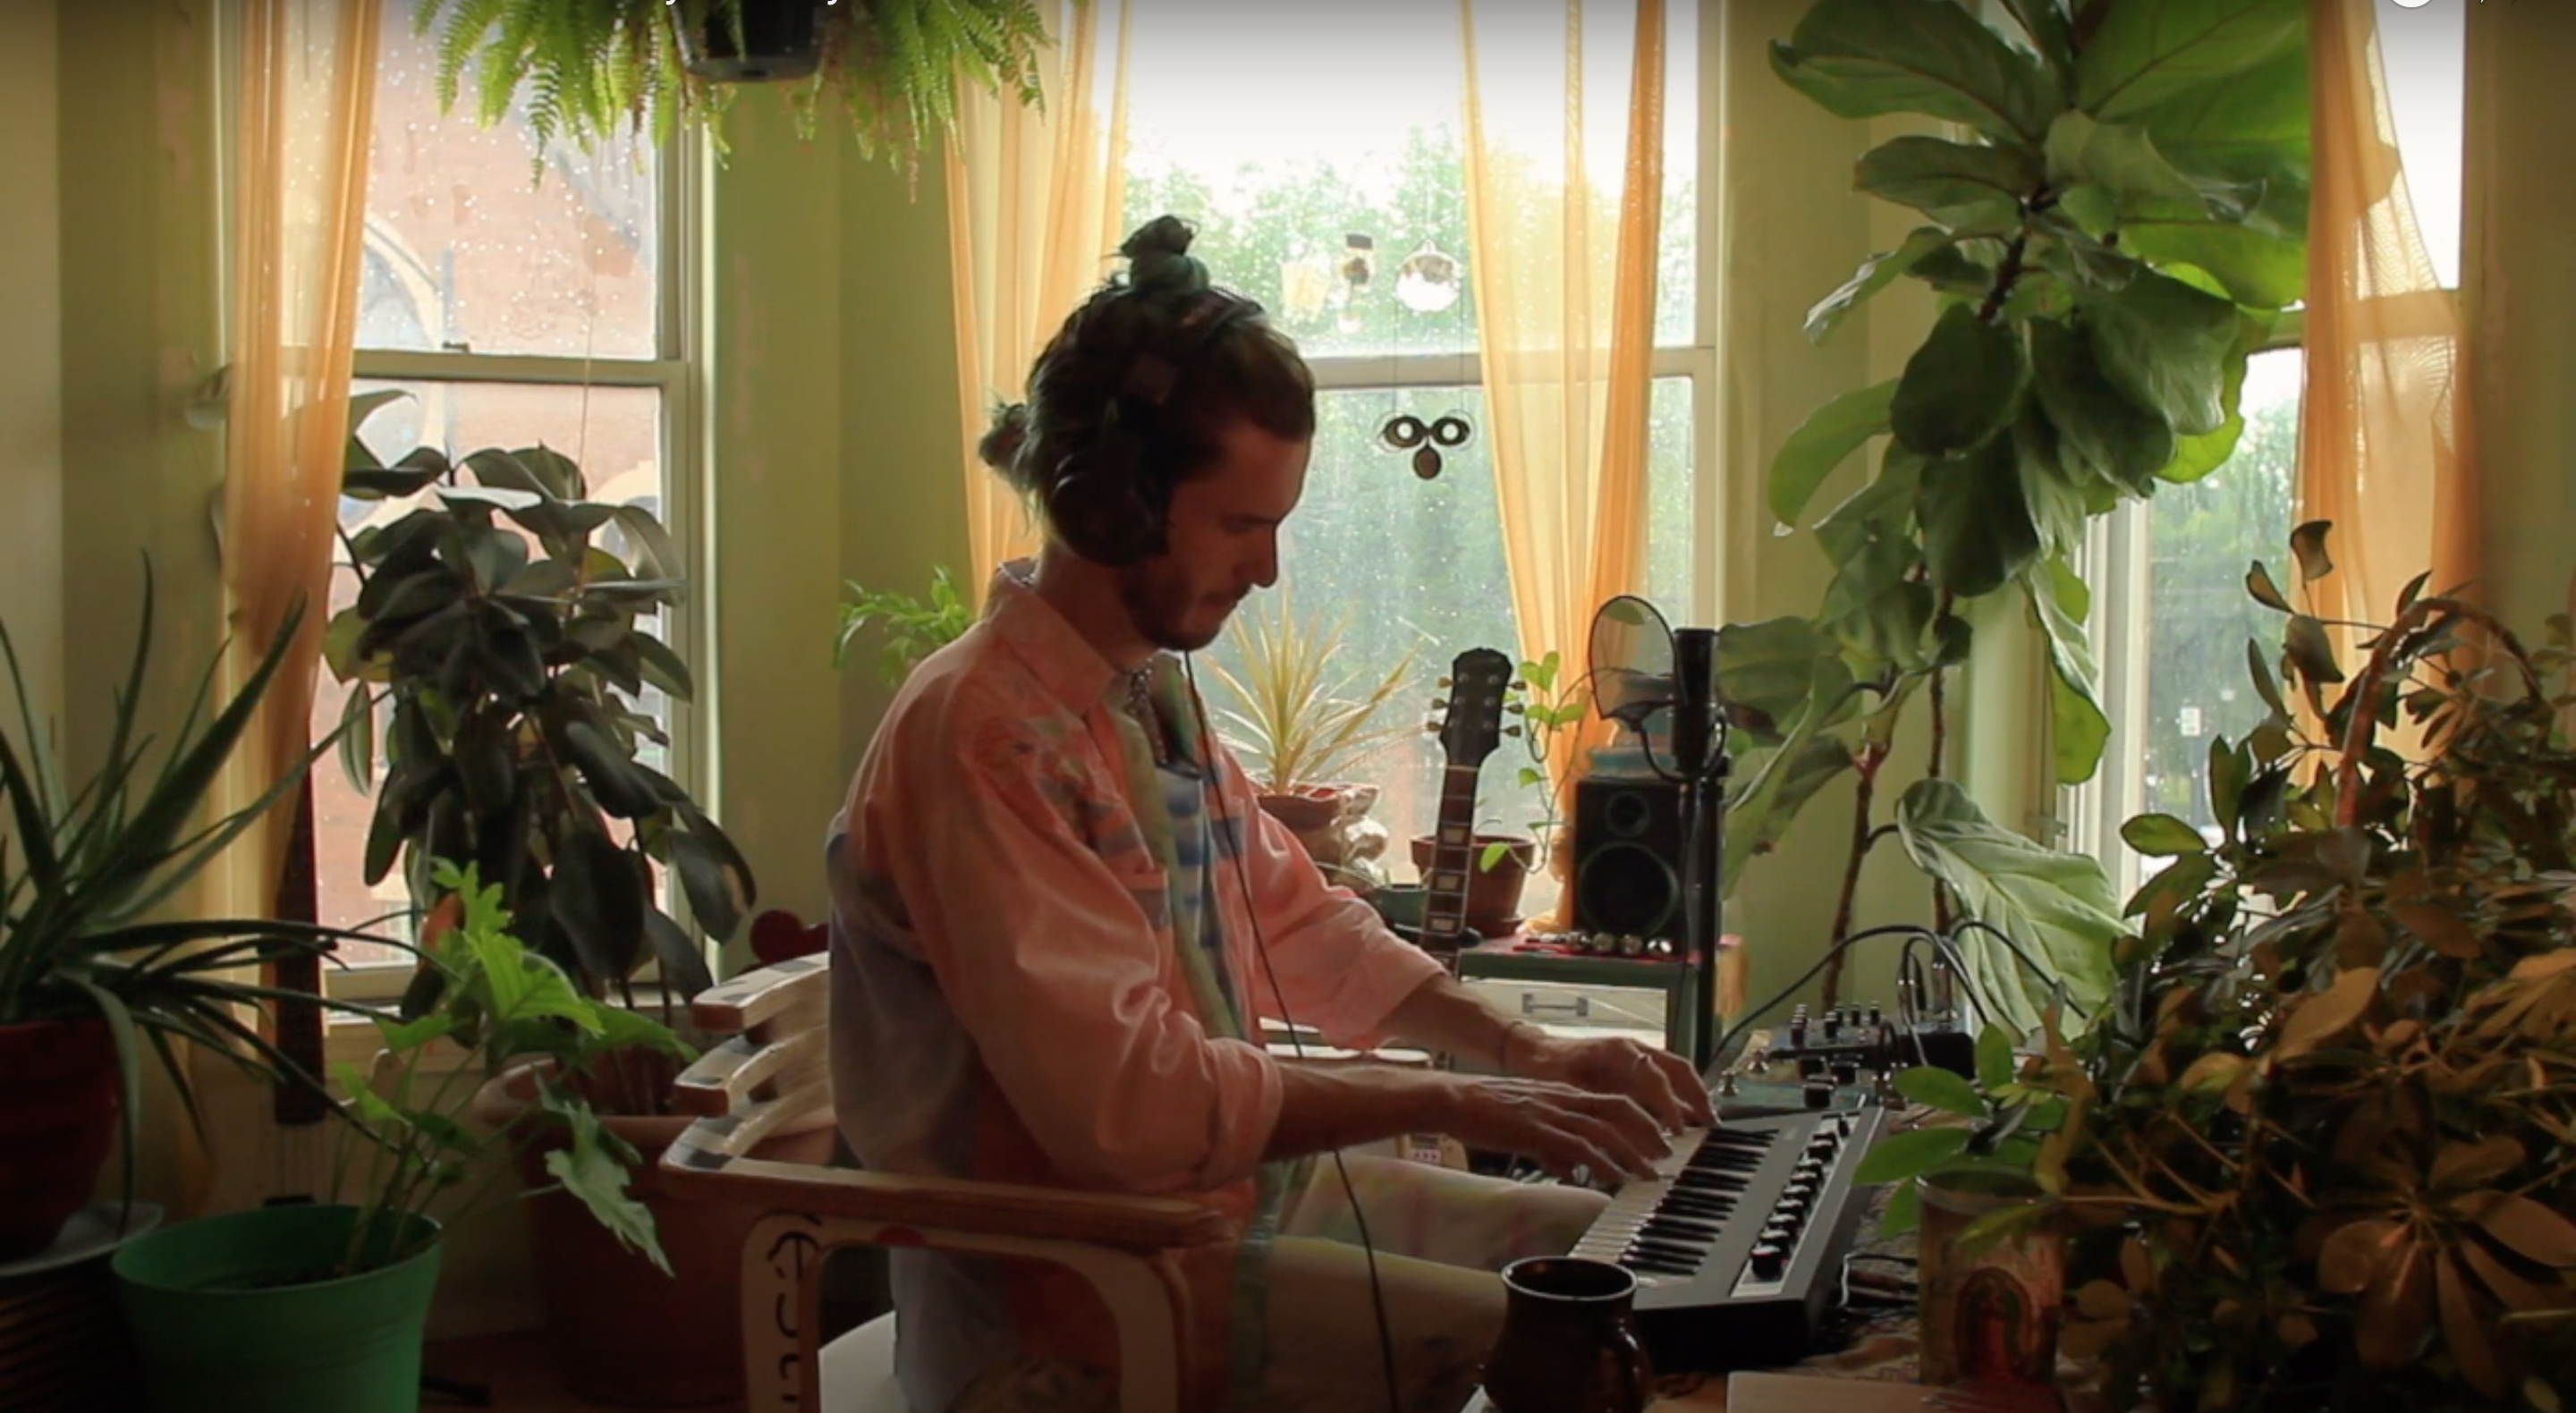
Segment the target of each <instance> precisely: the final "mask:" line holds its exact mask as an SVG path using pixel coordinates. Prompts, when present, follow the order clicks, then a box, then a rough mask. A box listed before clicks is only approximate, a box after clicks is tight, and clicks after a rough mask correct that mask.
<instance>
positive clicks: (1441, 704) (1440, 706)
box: [1431, 697, 1449, 711]
mask: <svg viewBox="0 0 2576 1413" xmlns="http://www.w3.org/2000/svg"><path fill="white" fill-rule="evenodd" d="M1431 709H1432V710H1433V711H1447V710H1448V709H1449V699H1448V698H1447V697H1433V698H1432V699H1431Z"/></svg>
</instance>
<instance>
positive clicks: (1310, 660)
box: [1208, 590, 1415, 892]
mask: <svg viewBox="0 0 2576 1413" xmlns="http://www.w3.org/2000/svg"><path fill="white" fill-rule="evenodd" d="M1349 625H1350V616H1349V615H1348V614H1345V615H1343V616H1342V617H1341V618H1340V619H1338V620H1335V621H1333V622H1331V623H1318V622H1311V621H1308V620H1306V619H1304V618H1301V617H1299V616H1298V614H1297V611H1296V607H1295V605H1294V604H1293V603H1292V602H1291V601H1290V598H1289V595H1288V594H1287V593H1286V591H1284V590H1283V591H1281V592H1280V593H1278V594H1277V595H1275V596H1274V597H1272V598H1271V599H1270V600H1269V601H1268V602H1267V603H1265V604H1264V605H1262V606H1261V607H1259V608H1256V609H1255V610H1253V611H1251V612H1249V613H1244V614H1241V615H1238V616H1237V617H1236V618H1235V620H1234V622H1233V625H1232V626H1231V627H1229V628H1228V629H1227V630H1226V631H1227V636H1228V638H1229V639H1230V640H1231V643H1232V646H1233V649H1234V654H1235V658H1236V661H1237V662H1238V664H1239V667H1238V668H1228V667H1227V666H1225V665H1224V664H1223V663H1221V662H1217V661H1214V660H1211V661H1210V662H1209V664H1208V671H1209V673H1210V674H1211V675H1213V676H1214V677H1215V678H1216V680H1217V682H1218V684H1219V685H1221V686H1222V687H1224V688H1225V690H1226V693H1227V695H1228V696H1230V697H1231V698H1232V699H1233V704H1232V705H1231V706H1222V707H1219V708H1218V709H1217V717H1218V719H1219V720H1220V721H1221V722H1222V723H1223V725H1222V726H1221V727H1220V728H1219V730H1220V734H1221V735H1222V736H1223V737H1224V738H1225V741H1226V744H1227V745H1228V746H1229V747H1231V748H1232V749H1233V750H1234V751H1235V753H1236V754H1237V755H1238V756H1240V757H1241V758H1242V760H1243V763H1244V769H1245V770H1246V771H1247V772H1249V773H1250V775H1251V776H1252V783H1253V786H1254V788H1255V789H1256V790H1258V791H1259V792H1260V793H1259V799H1260V802H1261V807H1262V809H1264V810H1265V811H1267V812H1268V813H1269V814H1271V815H1272V816H1273V817H1275V818H1277V819H1278V820H1279V821H1280V822H1281V823H1283V824H1285V825H1287V826H1288V827H1289V829H1291V830H1292V831H1294V832H1295V833H1296V835H1297V840H1298V842H1299V843H1301V844H1303V845H1304V846H1305V848H1306V852H1307V854H1308V855H1309V856H1310V857H1312V858H1313V859H1314V860H1315V863H1316V865H1317V866H1318V867H1320V868H1322V869H1323V870H1324V874H1325V876H1326V877H1327V878H1330V879H1332V880H1333V881H1335V882H1337V883H1344V884H1349V885H1352V886H1354V887H1357V888H1359V889H1360V890H1361V891H1363V892H1365V891H1369V890H1371V889H1373V888H1375V887H1377V886H1379V885H1381V884H1383V883H1384V882H1385V881H1386V879H1385V876H1384V874H1383V872H1382V871H1381V870H1380V869H1379V867H1378V865H1377V862H1376V860H1377V858H1378V856H1379V855H1380V854H1382V853H1384V852H1385V850H1386V842H1387V834H1386V829H1385V826H1383V825H1380V824H1378V823H1376V822H1375V821H1373V820H1371V819H1369V818H1368V811H1369V807H1370V806H1371V805H1373V804H1375V803H1376V802H1377V796H1378V787H1377V786H1375V785H1372V784H1367V783H1364V782H1361V781H1357V780H1354V779H1352V778H1351V772H1352V771H1354V770H1356V769H1357V768H1358V767H1359V766H1360V765H1361V764H1363V763H1364V762H1366V761H1367V760H1368V759H1369V757H1371V756H1372V755H1375V754H1376V753H1377V752H1379V751H1382V750H1384V749H1386V748H1387V747H1388V746H1391V745H1393V744H1394V743H1395V742H1396V741H1397V740H1399V739H1401V738H1402V737H1404V736H1405V735H1407V734H1409V733H1410V732H1411V731H1412V729H1413V726H1412V723H1411V722H1409V721H1396V722H1389V721H1387V720H1385V718H1384V716H1383V713H1384V711H1385V709H1386V708H1387V706H1388V705H1389V704H1390V703H1392V702H1393V701H1394V700H1395V698H1396V695H1397V694H1398V693H1399V692H1401V691H1402V690H1403V688H1404V685H1405V682H1406V680H1407V679H1408V678H1409V677H1410V676H1411V675H1412V672H1413V664H1414V659H1415V654H1414V653H1412V652H1407V653H1406V654H1405V655H1404V656H1403V657H1401V658H1399V659H1397V661H1396V663H1395V665H1394V666H1392V667H1389V668H1388V669H1387V670H1386V671H1385V672H1384V673H1382V674H1379V675H1377V676H1375V677H1374V678H1367V679H1363V678H1360V677H1358V676H1356V675H1355V674H1351V673H1348V672H1344V671H1341V670H1340V669H1338V668H1337V667H1336V665H1335V662H1334V659H1335V658H1336V657H1337V656H1339V655H1340V653H1341V651H1342V641H1343V638H1344V636H1345V635H1346V633H1347V632H1348V629H1349Z"/></svg>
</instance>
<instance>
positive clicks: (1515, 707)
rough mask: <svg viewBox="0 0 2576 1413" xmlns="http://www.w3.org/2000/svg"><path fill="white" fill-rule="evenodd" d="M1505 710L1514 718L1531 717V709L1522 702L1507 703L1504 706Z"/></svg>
mask: <svg viewBox="0 0 2576 1413" xmlns="http://www.w3.org/2000/svg"><path fill="white" fill-rule="evenodd" d="M1503 710H1505V711H1507V712H1510V713H1511V714H1512V715H1514V716H1527V715H1529V708H1528V707H1527V706H1526V705H1524V704H1522V703H1520V702H1510V703H1507V704H1505V705H1504V707H1503Z"/></svg>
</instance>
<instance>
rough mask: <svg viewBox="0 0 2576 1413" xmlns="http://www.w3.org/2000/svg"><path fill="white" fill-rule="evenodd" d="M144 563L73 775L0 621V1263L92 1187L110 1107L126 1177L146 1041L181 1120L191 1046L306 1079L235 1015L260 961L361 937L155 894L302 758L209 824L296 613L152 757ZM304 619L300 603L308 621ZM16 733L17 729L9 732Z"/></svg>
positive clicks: (186, 874) (172, 887)
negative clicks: (82, 766) (89, 744)
mask: <svg viewBox="0 0 2576 1413" xmlns="http://www.w3.org/2000/svg"><path fill="white" fill-rule="evenodd" d="M153 606H154V604H153V587H152V573H151V565H150V564H149V562H146V564H145V565H144V572H143V607H142V623H141V627H140V628H139V630H138V631H137V633H136V636H135V647H134V657H133V664H132V667H131V669H130V670H129V671H128V673H127V675H126V678H125V681H124V684H123V685H122V687H121V688H119V690H118V691H117V693H116V698H115V701H116V705H115V710H114V714H113V716H112V717H111V718H110V721H109V729H108V739H107V744H106V749H105V751H104V753H103V755H102V757H101V759H100V762H99V765H98V768H97V769H96V770H95V771H94V772H93V773H92V774H91V775H90V776H89V777H88V778H87V779H86V780H83V781H81V782H79V783H78V785H77V787H76V788H75V787H72V786H71V784H70V782H68V781H67V780H66V779H65V776H64V773H63V770H62V767H61V763H60V761H59V759H58V758H57V756H56V753H55V747H54V743H53V738H52V735H51V733H50V732H49V731H48V730H46V729H45V728H44V727H42V726H41V725H40V724H39V723H38V721H37V720H36V715H35V711H34V709H33V706H32V705H31V703H30V700H29V694H28V690H27V684H26V682H25V680H24V678H23V676H22V675H21V673H20V670H19V665H18V656H17V651H16V649H15V648H14V647H12V646H11V644H10V640H9V633H8V629H7V627H6V626H5V625H0V658H5V659H6V661H7V663H8V669H9V683H10V686H11V688H12V689H13V691H14V694H15V696H16V700H17V707H18V729H17V730H16V731H15V732H14V733H13V732H10V731H8V730H0V810H5V812H6V819H7V825H6V831H5V833H0V1260H14V1259H18V1258H21V1257H25V1256H29V1255H33V1254H35V1253H37V1252H41V1251H43V1250H44V1249H46V1248H47V1247H48V1246H50V1245H51V1244H52V1243H53V1242H54V1240H55V1237H56V1235H57V1233H58V1232H59V1231H60V1230H61V1228H62V1226H63V1224H64V1222H65V1221H66V1220H67V1219H69V1218H70V1217H71V1216H72V1215H73V1214H74V1213H76V1212H78V1211H79V1210H80V1209H81V1208H82V1206H83V1205H84V1204H86V1203H87V1202H88V1201H89V1200H90V1196H91V1192H92V1189H93V1188H94V1186H95V1185H96V1182H97V1178H98V1173H99V1169H100V1167H101V1166H102V1165H103V1164H104V1163H105V1161H106V1158H107V1154H108V1152H109V1149H110V1147H111V1145H112V1141H113V1140H114V1138H115V1136H116V1133H117V1130H118V1126H119V1123H120V1120H121V1122H122V1126H123V1131H124V1136H125V1152H126V1154H127V1160H126V1165H125V1189H126V1194H127V1197H128V1199H129V1203H128V1205H130V1199H131V1196H132V1190H133V1179H134V1173H133V1160H132V1155H133V1153H134V1151H135V1138H136V1134H137V1128H138V1125H139V1123H140V1120H141V1115H142V1109H143V1105H142V1087H143V1080H144V1067H145V1065H146V1064H147V1063H149V1061H148V1060H147V1059H146V1055H147V1051H148V1052H149V1054H151V1055H157V1056H158V1057H159V1060H160V1063H161V1065H162V1067H163V1069H164V1071H165V1072H166V1073H167V1074H168V1076H169V1078H170V1080H171V1082H172V1083H173V1084H174V1085H175V1086H176V1087H177V1091H178V1094H179V1096H180V1099H181V1101H182V1103H183V1105H184V1106H185V1108H186V1111H187V1113H188V1114H189V1116H190V1119H191V1120H192V1121H194V1120H195V1118H196V1114H197V1110H196V1106H195V1103H194V1101H193V1098H192V1094H193V1090H192V1087H191V1086H190V1084H189V1079H188V1060H187V1057H188V1054H189V1047H191V1046H196V1047H202V1048H204V1049H205V1050H207V1051H208V1052H209V1053H212V1054H216V1055H220V1056H223V1057H225V1058H226V1059H228V1060H231V1061H233V1062H235V1063H238V1064H241V1065H243V1066H245V1067H247V1068H249V1069H251V1070H252V1071H253V1072H255V1073H257V1074H259V1075H260V1076H262V1077H263V1078H265V1079H269V1080H272V1081H273V1080H276V1079H278V1078H279V1077H281V1076H293V1075H295V1074H296V1073H297V1070H296V1067H295V1065H294V1063H293V1062H292V1061H291V1060H289V1059H288V1058H287V1057H286V1056H284V1055H283V1054H281V1053H279V1051H278V1050H277V1049H276V1047H275V1046H273V1045H272V1044H270V1043H269V1041H268V1040H267V1038H266V1037H265V1036H264V1035H263V1034H262V1032H261V1030H260V1028H259V1027H258V1026H256V1025H253V1024H249V1023H246V1022H247V1018H246V1016H245V1015H244V1014H243V1012H244V1011H245V1010H247V1011H250V1012H256V1011H257V1010H258V1009H259V1008H260V1007H261V1006H262V1005H263V1004H264V1003H265V1002H266V1001H267V1000H269V999H270V998H271V995H272V993H271V992H269V991H268V990H267V989H266V988H265V987H262V986H261V985H259V984H258V983H257V982H256V980H254V979H250V978H256V977H257V976H258V975H259V973H260V968H261V967H262V966H263V965H264V964H266V963H270V962H276V961H283V960H287V959H289V958H296V957H310V956H315V955H321V954H325V953H328V952H329V951H330V950H331V948H332V945H333V944H334V942H335V941H336V940H338V939H340V938H344V937H351V938H354V937H357V936H358V934H356V933H352V932H347V931H344V930H342V929H337V928H328V927H316V926H309V925H304V924H298V923H289V922H280V921H276V920H274V919H269V918H198V917H186V916H167V915H165V914H164V905H165V904H166V903H167V902H168V901H169V900H170V899H171V898H172V896H173V895H174V894H175V893H176V892H177V891H178V890H179V889H180V888H182V887H184V886H185V885H186V884H187V883H188V882H189V880H191V879H192V878H194V877H195V876H196V875H197V873H198V871H199V870H200V869H202V868H203V867H204V866H205V865H206V863H207V862H208V861H209V860H211V859H212V858H214V857H215V856H216V855H217V854H219V853H221V852H222V851H223V850H224V849H225V847H226V846H228V845H230V844H231V843H232V841H233V840H234V839H235V838H236V837H238V836H239V835H240V834H241V832H242V831H243V830H244V829H246V828H248V827H249V826H250V825H251V824H252V823H253V822H254V821H256V820H258V819H259V818H260V817H261V816H262V815H263V814H264V813H266V812H267V810H268V809H269V808H270V806H272V805H274V804H275V803H276V802H277V801H278V800H279V799H280V798H281V797H283V796H284V795H285V793H286V792H287V791H288V790H290V789H292V788H294V786H295V784H296V782H297V780H298V779H299V778H300V777H301V775H302V771H303V766H304V763H303V762H299V763H298V764H297V765H296V767H295V768H294V769H293V770H290V771H288V772H287V773H286V774H285V776H284V777H283V778H281V779H279V780H278V781H276V782H275V783H274V784H272V785H271V786H270V787H269V789H268V791H267V792H266V793H265V794H263V795H262V796H260V798H258V799H257V800H254V801H252V802H251V803H249V804H247V805H245V806H243V807H242V808H241V809H239V810H236V811H234V812H233V813H231V814H228V815H226V816H224V817H222V818H220V819H217V820H215V821H213V822H212V823H206V822H203V821H201V820H200V818H199V815H200V813H201V810H202V807H203V805H204V803H205V799H206V792H207V791H208V789H209V788H210V787H211V786H212V785H213V783H214V781H215V779H216V776H217V774H218V773H219V772H220V771H221V769H222V768H223V765H224V762H225V759H226V758H227V757H228V756H230V755H231V753H232V749H233V744H234V742H236V741H237V740H239V739H240V737H241V734H242V731H243V729H244V728H245V726H247V724H248V723H249V721H250V717H251V712H252V710H253V708H255V707H256V706H257V705H258V703H259V700H260V698H261V696H262V695H263V694H264V693H265V692H266V691H267V689H268V686H269V683H270V682H271V681H272V680H273V679H274V678H275V676H276V675H277V670H278V668H279V665H280V664H281V663H282V662H283V661H284V660H285V655H286V652H287V650H288V647H289V646H290V645H291V644H292V642H293V641H294V638H295V617H292V616H291V617H290V618H289V619H288V621H287V623H286V625H285V627H284V628H283V629H281V630H280V632H279V634H278V637H277V642H276V646H274V647H272V648H271V649H270V650H269V652H268V653H267V655H266V656H264V657H263V658H261V660H260V662H259V664H258V666H257V667H256V668H255V669H254V670H253V671H252V673H251V674H250V677H249V678H248V680H247V681H245V682H244V683H243V684H242V686H241V689H240V690H239V691H238V692H237V693H235V694H234V696H233V697H232V698H231V700H229V701H227V702H224V703H223V705H222V707H221V708H220V709H219V710H217V711H216V712H215V713H214V714H213V715H212V716H211V717H207V716H204V715H202V713H203V709H204V707H205V706H206V703H207V700H208V697H209V695H210V693H211V689H212V687H213V680H214V668H213V667H212V666H209V668H208V669H207V672H206V674H205V677H204V678H203V679H202V682H201V685H200V686H199V688H198V692H197V698H196V707H195V709H194V710H192V711H191V712H190V714H189V716H188V719H187V720H186V721H185V722H183V723H182V724H181V725H180V726H179V728H178V730H177V731H176V732H175V733H172V734H170V735H169V736H168V744H167V746H166V747H164V748H163V749H162V750H161V751H160V752H159V760H158V763H157V765H156V764H155V763H154V760H153V754H154V752H153V746H152V737H151V734H150V733H149V732H146V731H144V730H143V729H141V723H140V719H139V718H140V713H141V711H142V705H141V704H142V701H143V688H144V681H145V677H146V673H147V671H148V669H149V668H150V666H151V660H152V630H153ZM299 616H300V615H299ZM13 735H14V737H15V739H14V740H13V739H12V737H13Z"/></svg>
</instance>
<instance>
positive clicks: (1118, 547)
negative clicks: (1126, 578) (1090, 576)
mask: <svg viewBox="0 0 2576 1413" xmlns="http://www.w3.org/2000/svg"><path fill="white" fill-rule="evenodd" d="M1144 452H1145V449H1144V447H1143V445H1142V444H1141V443H1140V442H1139V441H1138V439H1137V438H1136V436H1135V434H1134V433H1133V432H1131V431H1129V430H1128V429H1127V428H1126V426H1125V419H1123V418H1120V417H1116V416H1112V417H1111V418H1110V419H1109V420H1108V421H1107V422H1106V423H1105V424H1104V425H1103V426H1102V427H1101V429H1100V436H1099V438H1098V439H1097V440H1096V441H1095V442H1094V443H1093V444H1092V446H1091V448H1090V450H1088V451H1086V452H1084V453H1083V454H1082V455H1080V456H1079V457H1069V458H1067V459H1066V461H1065V464H1064V466H1063V468H1062V471H1061V474H1059V475H1058V476H1057V477H1056V481H1055V485H1054V487H1053V489H1051V490H1050V491H1048V493H1047V519H1048V521H1049V522H1050V523H1052V524H1053V525H1054V526H1055V532H1056V535H1057V536H1058V537H1059V538H1061V539H1062V540H1063V541H1064V542H1065V545H1066V547H1067V548H1069V549H1071V550H1072V551H1073V552H1074V553H1076V554H1078V555H1081V556H1082V557H1083V558H1085V559H1087V560H1090V561H1091V562H1092V563H1094V564H1104V565H1108V566H1110V567H1111V568H1123V567H1125V566H1127V565H1130V564H1138V563H1142V562H1143V561H1145V560H1148V559H1151V558H1153V557H1154V556H1156V555H1158V554H1161V553H1162V552H1163V550H1164V547H1165V544H1166V538H1165V535H1164V532H1163V514H1164V509H1165V507H1164V506H1163V505H1161V504H1159V503H1158V502H1157V501H1156V500H1155V499H1154V498H1151V497H1149V496H1147V495H1146V493H1145V468H1144Z"/></svg>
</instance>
